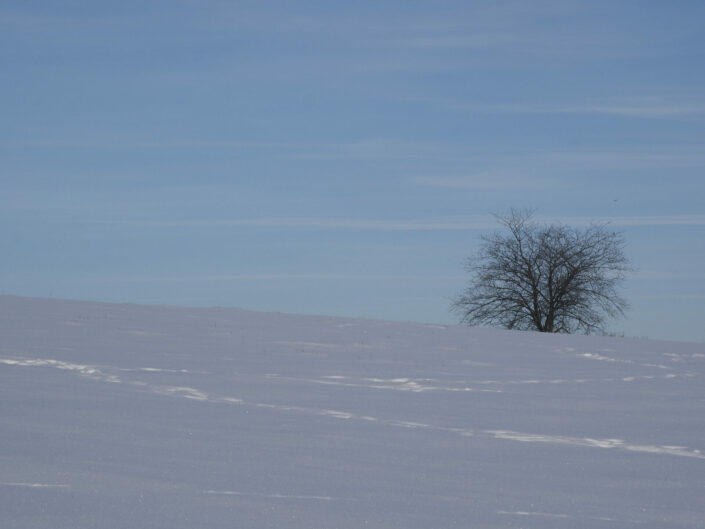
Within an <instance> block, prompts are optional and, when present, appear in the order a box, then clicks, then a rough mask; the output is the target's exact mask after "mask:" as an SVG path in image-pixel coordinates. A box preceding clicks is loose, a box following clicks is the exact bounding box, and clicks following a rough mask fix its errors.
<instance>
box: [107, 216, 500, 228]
mask: <svg viewBox="0 0 705 529" xmlns="http://www.w3.org/2000/svg"><path fill="white" fill-rule="evenodd" d="M109 223H119V224H131V225H138V226H149V227H155V228H218V227H234V228H237V227H242V228H292V229H325V230H340V229H343V230H384V231H449V230H478V229H487V228H488V227H490V226H492V225H493V224H494V218H493V217H491V216H489V215H477V216H473V217H464V218H457V217H450V218H444V219H427V220H425V219H419V220H382V219H331V218H301V217H287V218H280V217H273V218H272V217H270V218H260V219H214V220H129V221H109Z"/></svg>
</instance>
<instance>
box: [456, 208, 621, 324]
mask: <svg viewBox="0 0 705 529" xmlns="http://www.w3.org/2000/svg"><path fill="white" fill-rule="evenodd" d="M498 219H499V221H500V223H501V224H502V225H503V226H504V227H505V228H507V229H508V231H509V233H508V234H503V233H499V232H496V233H494V234H491V235H488V236H484V237H483V238H482V240H483V243H482V245H481V247H480V249H479V251H478V252H477V254H476V255H475V256H474V257H471V258H470V259H468V261H467V263H466V269H467V271H468V272H470V274H471V275H472V276H471V281H470V284H469V286H468V287H467V288H466V289H465V290H464V291H463V293H462V294H461V295H460V296H459V297H458V298H457V299H456V300H455V301H454V302H453V304H452V305H451V309H452V310H453V311H454V312H456V313H457V314H458V315H459V316H460V319H461V322H463V323H468V324H471V325H493V326H502V327H506V328H507V329H521V330H536V331H541V332H565V333H574V332H583V333H586V334H589V333H592V332H595V331H604V330H605V326H606V323H607V322H608V321H611V320H612V319H614V318H617V317H619V316H622V315H624V312H625V310H626V308H627V302H626V300H625V299H624V298H622V297H621V296H620V295H619V294H618V287H619V285H620V283H621V282H622V281H623V280H624V279H625V276H626V273H627V272H628V271H630V270H631V268H630V266H629V263H628V260H627V258H626V256H625V254H624V246H625V241H624V239H623V237H622V235H621V234H620V233H618V232H614V231H610V230H609V229H607V227H606V226H604V225H590V226H589V227H587V228H584V229H580V228H575V227H570V226H566V225H563V224H541V223H538V222H536V221H534V220H533V218H532V213H531V212H529V211H515V210H512V211H511V213H510V214H509V215H506V216H499V217H498Z"/></svg>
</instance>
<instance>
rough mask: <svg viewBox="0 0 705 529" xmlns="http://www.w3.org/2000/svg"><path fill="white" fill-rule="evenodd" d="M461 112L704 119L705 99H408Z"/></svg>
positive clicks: (636, 97)
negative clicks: (542, 100)
mask: <svg viewBox="0 0 705 529" xmlns="http://www.w3.org/2000/svg"><path fill="white" fill-rule="evenodd" d="M405 99H406V100H407V101H418V102H420V103H424V102H425V103H431V104H434V103H435V104H437V105H439V106H442V107H445V108H448V109H451V110H455V111H461V112H469V113H479V114H526V115H529V114H576V115H579V114H585V115H612V116H624V117H633V118H644V119H647V118H652V119H679V118H680V119H703V118H705V101H702V100H700V99H685V100H684V99H681V98H678V97H638V96H635V97H630V98H617V99H613V100H602V101H577V102H572V103H571V102H551V103H541V102H533V103H532V102H525V103H517V102H511V103H497V102H472V101H470V102H468V101H460V100H444V99H439V98H405Z"/></svg>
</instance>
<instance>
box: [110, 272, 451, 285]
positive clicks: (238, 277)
mask: <svg viewBox="0 0 705 529" xmlns="http://www.w3.org/2000/svg"><path fill="white" fill-rule="evenodd" d="M463 278H464V276H459V275H458V276H438V275H427V276H426V275H380V274H325V273H322V274H315V273H314V274H293V273H278V274H217V275H193V276H127V277H118V278H115V279H114V280H115V281H119V282H132V283H149V282H174V283H179V282H184V283H186V282H221V281H223V282H227V281H276V280H297V279H300V280H323V281H325V280H356V279H361V280H384V281H420V280H428V281H433V280H443V279H463Z"/></svg>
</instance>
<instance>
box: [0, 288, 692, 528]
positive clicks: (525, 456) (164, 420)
mask: <svg viewBox="0 0 705 529" xmlns="http://www.w3.org/2000/svg"><path fill="white" fill-rule="evenodd" d="M704 369H705V344H686V343H667V342H656V341H643V340H630V339H617V338H602V337H583V336H565V335H545V334H536V333H526V332H506V331H497V330H487V329H469V328H463V327H443V326H437V325H423V324H413V323H392V322H384V321H371V320H351V319H342V318H328V317H313V316H293V315H282V314H259V313H252V312H246V311H239V310H233V309H184V308H168V307H142V306H136V305H111V304H99V303H87V302H73V301H57V300H35V299H25V298H17V297H9V296H2V297H0V420H1V421H2V428H1V429H0V527H3V528H5V529H15V528H23V529H24V528H32V529H35V528H47V529H48V528H51V529H61V528H67V529H68V528H71V529H76V528H91V529H106V528H126V527H129V528H169V529H174V528H189V529H191V528H249V529H257V528H301V529H312V528H314V529H315V528H321V529H333V528H360V527H370V528H392V527H393V528H404V529H409V528H423V529H431V528H437V529H442V528H453V527H458V528H460V527H462V528H519V527H523V528H542V529H543V528H559V527H560V528H565V527H570V528H629V527H635V528H654V529H664V528H669V529H674V528H702V527H705V522H704V521H703V520H705V385H704V384H703V371H704Z"/></svg>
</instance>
